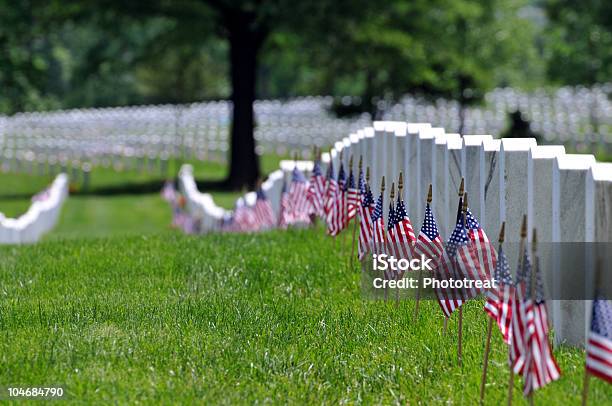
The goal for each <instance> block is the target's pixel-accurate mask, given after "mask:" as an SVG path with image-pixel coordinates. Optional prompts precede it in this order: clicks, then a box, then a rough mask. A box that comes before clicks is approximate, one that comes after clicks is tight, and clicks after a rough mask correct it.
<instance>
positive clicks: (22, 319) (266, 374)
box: [0, 228, 612, 404]
mask: <svg viewBox="0 0 612 406" xmlns="http://www.w3.org/2000/svg"><path fill="white" fill-rule="evenodd" d="M338 246H339V245H338ZM313 254H315V255H313ZM0 256H1V260H0V264H1V265H0V266H1V270H0V295H2V301H0V331H1V333H0V335H1V336H2V339H1V340H0V354H1V355H0V382H2V383H3V384H10V385H24V386H27V385H30V386H32V385H39V386H40V385H43V386H45V385H47V386H48V385H63V386H64V387H65V390H66V392H67V396H68V398H69V399H72V400H81V401H83V400H86V401H88V402H89V401H92V402H93V401H119V402H121V403H123V402H130V403H132V402H134V401H155V402H164V403H185V402H202V401H204V402H215V403H254V402H265V401H271V402H274V403H285V402H290V403H293V402H300V403H304V402H309V403H321V402H325V403H339V402H351V403H353V402H355V403H358V402H365V403H382V404H389V403H395V402H400V403H405V402H407V401H409V402H411V403H412V402H419V401H421V402H423V403H424V404H431V403H446V401H447V400H451V401H452V403H457V404H475V403H476V402H477V399H478V388H479V382H480V376H481V368H482V354H483V348H484V337H485V331H486V323H487V319H486V316H485V313H484V312H483V310H482V304H483V303H482V301H480V302H476V301H475V302H470V303H469V304H468V305H467V306H466V309H465V311H464V316H465V320H464V364H463V367H458V366H457V356H456V341H457V339H456V337H457V320H456V316H455V317H454V318H453V319H451V321H450V323H449V330H448V332H447V334H446V336H444V335H443V334H442V316H441V312H440V309H439V307H438V305H437V303H435V302H433V301H427V302H423V303H422V305H421V313H420V315H419V317H418V319H415V318H414V315H413V310H414V307H413V305H414V304H413V303H412V302H408V301H405V302H402V303H401V304H400V306H399V308H395V307H394V305H393V304H385V303H384V302H382V301H378V302H375V301H366V300H364V299H363V298H362V297H361V294H360V287H359V284H360V275H359V271H358V270H350V271H349V270H347V269H346V267H345V263H346V261H345V258H344V257H342V256H341V255H340V253H339V251H338V250H337V249H335V248H334V244H333V243H332V241H331V240H330V239H329V238H327V237H326V236H325V235H324V233H323V230H322V229H321V228H318V229H315V230H312V229H308V230H289V231H286V232H284V231H273V232H266V233H260V234H255V235H236V234H233V235H232V234H224V235H220V234H219V235H217V234H211V235H207V236H203V237H202V236H184V235H180V234H178V233H173V234H161V235H159V234H158V235H147V236H121V237H112V238H99V239H87V240H78V239H69V240H53V241H43V242H41V243H39V244H37V245H30V246H22V247H8V246H5V247H1V248H0ZM555 355H556V356H557V359H558V361H559V363H560V367H561V369H562V371H563V377H562V379H561V380H560V381H559V382H555V383H554V384H552V385H550V386H547V387H546V388H545V389H543V390H541V391H538V393H537V394H536V403H538V404H551V403H555V404H570V403H571V404H578V403H579V400H580V393H581V392H580V390H581V385H582V378H583V370H584V353H583V351H581V350H577V349H569V348H561V349H558V350H556V351H555ZM506 357H507V352H506V347H505V346H504V345H503V344H502V341H501V338H500V336H499V334H495V335H494V337H493V340H492V354H491V363H490V368H489V380H488V382H489V385H488V387H487V403H489V404H500V403H502V402H504V401H505V399H506V393H507V382H508V371H507V367H506ZM514 396H515V398H521V395H520V388H519V384H518V380H517V385H516V390H515V392H514ZM611 398H612V389H611V388H610V386H609V385H607V384H605V383H604V382H602V381H599V380H592V382H591V393H590V399H591V401H592V402H593V403H592V404H604V403H606V402H609V401H610V399H611ZM522 403H523V400H522V399H521V400H520V401H518V402H517V404H522Z"/></svg>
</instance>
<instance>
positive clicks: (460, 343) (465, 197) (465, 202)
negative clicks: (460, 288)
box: [457, 192, 468, 366]
mask: <svg viewBox="0 0 612 406" xmlns="http://www.w3.org/2000/svg"><path fill="white" fill-rule="evenodd" d="M467 208H468V194H467V192H466V193H465V194H464V195H463V220H462V221H463V226H464V227H465V226H466V213H467ZM457 328H458V330H459V332H458V339H457V361H458V362H459V366H461V365H462V364H463V306H459V326H458V327H457Z"/></svg>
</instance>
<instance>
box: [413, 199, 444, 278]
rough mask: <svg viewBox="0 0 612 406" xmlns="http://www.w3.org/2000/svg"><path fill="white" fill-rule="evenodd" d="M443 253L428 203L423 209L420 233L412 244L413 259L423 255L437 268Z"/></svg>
mask: <svg viewBox="0 0 612 406" xmlns="http://www.w3.org/2000/svg"><path fill="white" fill-rule="evenodd" d="M443 253H444V243H443V242H442V238H441V237H440V233H439V232H438V225H437V223H436V219H435V218H434V216H433V213H432V211H431V207H430V205H429V203H427V206H426V207H425V218H424V220H423V225H422V226H421V231H420V232H419V236H418V237H417V239H416V242H415V244H414V255H415V257H417V256H421V255H424V256H425V258H429V259H432V263H433V264H435V266H436V267H437V264H438V262H439V261H440V257H441V256H442V254H443Z"/></svg>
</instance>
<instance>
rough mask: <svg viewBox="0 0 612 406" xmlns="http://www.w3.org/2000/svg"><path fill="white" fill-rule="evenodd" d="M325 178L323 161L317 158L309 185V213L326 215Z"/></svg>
mask: <svg viewBox="0 0 612 406" xmlns="http://www.w3.org/2000/svg"><path fill="white" fill-rule="evenodd" d="M324 198H325V179H324V178H323V174H322V173H321V161H320V160H319V159H316V160H315V161H314V167H313V168H312V175H311V176H310V183H309V185H308V202H309V204H310V207H309V212H308V213H309V214H314V215H316V216H319V217H324V215H325V210H324V205H325V201H324V200H325V199H324Z"/></svg>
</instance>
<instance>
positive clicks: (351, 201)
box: [346, 168, 359, 224]
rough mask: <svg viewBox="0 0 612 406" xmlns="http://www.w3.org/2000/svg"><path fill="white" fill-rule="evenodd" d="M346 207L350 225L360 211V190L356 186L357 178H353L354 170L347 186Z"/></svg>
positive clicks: (347, 219) (350, 174)
mask: <svg viewBox="0 0 612 406" xmlns="http://www.w3.org/2000/svg"><path fill="white" fill-rule="evenodd" d="M346 206H347V218H346V223H347V224H348V223H349V222H350V221H351V220H352V219H353V218H355V216H356V215H357V210H358V209H359V189H357V186H356V185H355V177H354V176H353V169H352V168H351V171H350V173H349V178H348V182H347V185H346Z"/></svg>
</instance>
